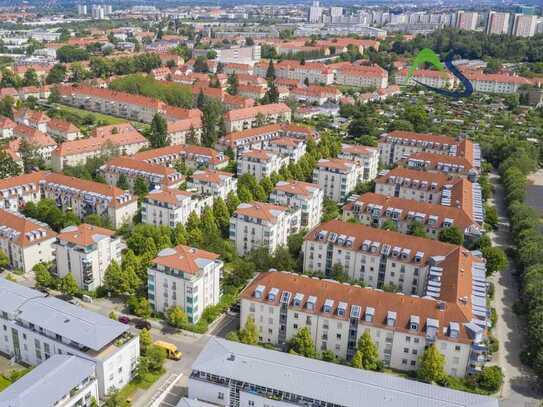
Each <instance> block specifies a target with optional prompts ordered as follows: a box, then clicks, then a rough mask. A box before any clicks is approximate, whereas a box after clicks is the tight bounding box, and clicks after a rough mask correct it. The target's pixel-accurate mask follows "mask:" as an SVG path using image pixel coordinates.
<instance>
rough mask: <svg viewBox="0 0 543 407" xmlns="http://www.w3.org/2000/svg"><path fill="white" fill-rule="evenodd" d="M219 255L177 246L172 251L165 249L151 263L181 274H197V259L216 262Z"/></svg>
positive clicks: (198, 268)
mask: <svg viewBox="0 0 543 407" xmlns="http://www.w3.org/2000/svg"><path fill="white" fill-rule="evenodd" d="M218 258H219V255H218V254H215V253H211V252H208V251H205V250H201V249H195V248H193V247H189V246H183V245H179V246H177V247H175V248H173V249H165V250H163V251H161V252H160V253H159V254H158V257H155V258H154V259H153V260H152V261H151V263H153V264H159V265H162V266H165V267H170V268H173V269H175V270H180V271H182V272H183V273H188V274H197V273H198V271H199V270H200V268H201V267H200V266H199V265H198V260H199V259H204V260H208V261H216V260H218Z"/></svg>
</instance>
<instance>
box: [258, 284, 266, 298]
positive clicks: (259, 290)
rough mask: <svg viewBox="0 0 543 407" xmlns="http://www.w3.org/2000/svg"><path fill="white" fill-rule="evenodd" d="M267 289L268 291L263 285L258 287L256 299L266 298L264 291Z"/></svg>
mask: <svg viewBox="0 0 543 407" xmlns="http://www.w3.org/2000/svg"><path fill="white" fill-rule="evenodd" d="M265 289H266V287H265V286H263V285H259V286H258V287H256V290H255V298H258V299H261V298H262V297H263V296H264V290H265Z"/></svg>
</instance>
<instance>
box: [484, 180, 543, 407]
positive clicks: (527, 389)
mask: <svg viewBox="0 0 543 407" xmlns="http://www.w3.org/2000/svg"><path fill="white" fill-rule="evenodd" d="M490 181H491V182H492V185H493V186H494V190H495V192H494V195H493V197H492V198H491V199H490V200H489V201H490V202H489V203H491V204H494V205H495V206H496V210H497V212H498V217H499V227H498V230H497V231H495V232H493V233H491V234H490V238H491V240H492V243H493V244H494V245H495V246H498V247H501V248H503V249H506V248H507V247H509V246H511V244H512V242H511V240H510V236H511V235H510V230H509V219H508V218H507V211H506V206H505V200H504V190H503V186H502V185H501V184H500V183H499V177H498V175H497V174H496V173H492V174H490ZM514 273H515V270H514V264H511V265H510V266H509V267H508V269H507V270H506V271H504V272H503V273H496V274H495V275H493V276H492V277H491V278H490V281H492V282H493V283H494V286H495V294H494V307H495V308H496V312H497V314H498V322H497V324H496V327H495V332H494V335H495V336H496V338H497V339H498V340H499V342H500V349H499V351H498V353H497V355H496V356H495V362H496V363H497V364H498V365H499V366H501V368H502V370H503V373H504V375H505V379H504V384H503V387H502V389H501V392H500V394H499V396H500V405H501V406H502V407H539V405H540V402H541V399H542V397H543V394H542V391H541V388H540V384H538V383H537V379H536V377H535V375H534V374H533V373H532V372H531V371H530V370H529V369H527V368H526V367H525V366H524V365H523V364H522V363H521V362H520V353H521V352H522V349H524V346H525V343H524V335H523V332H524V326H523V321H521V320H519V318H518V317H517V316H516V315H515V313H514V312H513V305H514V304H515V303H516V302H517V301H518V299H519V285H518V280H517V277H516V276H515V274H514Z"/></svg>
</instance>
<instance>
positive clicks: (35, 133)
mask: <svg viewBox="0 0 543 407" xmlns="http://www.w3.org/2000/svg"><path fill="white" fill-rule="evenodd" d="M13 135H14V136H15V137H16V138H18V139H20V140H24V141H26V142H27V143H28V144H30V145H31V146H33V147H34V148H35V152H36V154H37V155H38V156H39V157H41V158H42V159H43V161H44V162H45V164H46V165H51V154H52V152H53V151H54V150H55V149H56V148H57V143H56V141H55V140H53V139H52V138H51V137H49V136H48V135H47V134H45V133H44V132H42V131H40V130H38V129H37V128H34V127H30V126H27V125H25V124H18V125H17V127H15V129H13Z"/></svg>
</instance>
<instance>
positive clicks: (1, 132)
mask: <svg viewBox="0 0 543 407" xmlns="http://www.w3.org/2000/svg"><path fill="white" fill-rule="evenodd" d="M15 127H17V124H16V123H15V122H14V121H13V120H11V119H10V118H9V117H3V116H0V139H2V140H4V139H10V138H12V137H13V130H14V129H15Z"/></svg>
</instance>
